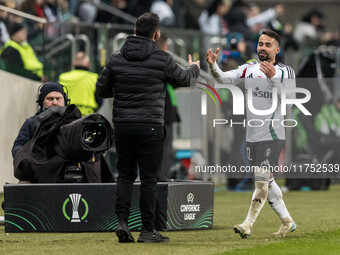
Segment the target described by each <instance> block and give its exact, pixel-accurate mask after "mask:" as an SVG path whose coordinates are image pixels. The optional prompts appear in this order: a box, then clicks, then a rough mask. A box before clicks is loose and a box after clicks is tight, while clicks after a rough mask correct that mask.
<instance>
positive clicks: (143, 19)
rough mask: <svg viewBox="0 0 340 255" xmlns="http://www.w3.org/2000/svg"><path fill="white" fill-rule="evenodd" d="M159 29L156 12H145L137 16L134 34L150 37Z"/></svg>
mask: <svg viewBox="0 0 340 255" xmlns="http://www.w3.org/2000/svg"><path fill="white" fill-rule="evenodd" d="M158 29H159V17H158V15H157V14H154V13H150V12H145V13H144V14H142V15H141V16H139V17H138V19H137V22H136V35H139V36H144V37H148V38H150V39H152V36H153V34H154V33H155V32H156V31H157V30H158Z"/></svg>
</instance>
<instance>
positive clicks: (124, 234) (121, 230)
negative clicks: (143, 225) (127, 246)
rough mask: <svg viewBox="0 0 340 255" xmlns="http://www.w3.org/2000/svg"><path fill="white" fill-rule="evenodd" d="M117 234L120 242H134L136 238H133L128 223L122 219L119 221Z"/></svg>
mask: <svg viewBox="0 0 340 255" xmlns="http://www.w3.org/2000/svg"><path fill="white" fill-rule="evenodd" d="M116 236H117V237H118V242H120V243H134V242H135V239H134V238H133V236H132V234H131V232H130V230H129V227H128V225H127V224H126V223H125V222H123V221H120V222H118V227H117V229H116Z"/></svg>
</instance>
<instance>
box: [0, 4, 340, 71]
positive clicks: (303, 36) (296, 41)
mask: <svg viewBox="0 0 340 255" xmlns="http://www.w3.org/2000/svg"><path fill="white" fill-rule="evenodd" d="M99 3H100V4H101V7H99V6H98V4H99ZM0 4H1V5H4V6H7V7H10V8H13V9H16V10H20V11H23V12H25V13H28V14H31V15H34V16H36V17H40V18H44V19H46V20H47V21H48V22H68V21H71V20H77V21H80V22H85V23H89V24H93V23H94V22H101V23H118V24H124V23H126V24H127V22H126V21H125V20H124V19H122V18H119V17H117V16H115V15H113V14H112V13H110V12H108V11H106V10H105V6H107V8H106V9H108V8H109V7H114V8H116V9H118V10H120V11H122V12H123V13H125V14H128V15H131V16H134V17H138V16H139V15H141V14H142V13H144V12H147V11H150V12H153V13H156V14H158V16H159V17H160V21H161V25H162V26H163V27H168V28H181V29H195V30H200V31H201V34H202V35H203V36H204V37H205V45H204V46H205V47H204V48H207V47H209V46H210V45H209V44H208V43H207V39H210V38H211V37H214V36H219V37H221V38H225V39H226V40H225V42H226V43H225V44H224V47H223V54H222V63H221V64H222V65H224V66H225V67H224V69H225V70H228V69H230V68H233V67H235V66H237V65H239V64H241V63H244V62H245V61H247V60H249V59H251V58H252V57H253V55H254V53H255V52H256V50H255V49H256V43H255V42H257V39H258V37H259V34H260V33H261V31H262V30H263V29H265V28H269V29H272V30H274V31H276V32H277V33H278V34H279V35H280V36H281V38H282V42H283V43H282V45H281V52H280V54H279V56H278V58H279V59H278V60H279V61H284V60H283V56H284V55H285V54H284V53H286V52H289V51H290V52H298V53H299V55H301V58H300V59H299V61H301V59H302V57H304V56H307V55H308V54H310V53H311V52H312V51H313V50H315V49H316V48H318V46H320V45H327V46H328V45H335V46H339V45H340V35H339V31H330V30H328V29H327V28H326V27H325V19H326V17H325V14H324V13H322V12H321V11H320V10H318V9H310V10H308V9H306V12H305V14H304V15H303V16H301V17H294V18H293V19H292V20H291V21H290V22H289V23H283V21H282V17H283V16H284V15H285V12H286V10H285V6H284V5H281V4H278V5H273V6H272V8H269V9H266V10H261V8H260V7H259V6H258V5H257V4H256V3H252V2H250V1H245V0H185V1H184V0H177V1H174V0H143V1H141V0H111V1H110V0H23V1H18V0H0ZM103 6H104V7H103ZM286 15H287V13H286ZM13 23H19V24H22V25H23V27H25V28H26V30H27V38H26V39H27V41H28V43H29V44H30V45H31V46H32V47H33V48H34V46H36V45H41V44H42V42H43V41H44V40H45V42H47V41H51V40H53V39H55V38H56V37H57V36H58V35H60V31H58V29H60V27H58V25H56V24H51V23H49V24H48V25H46V26H45V27H43V24H42V23H39V22H36V21H32V20H29V19H25V20H23V18H21V17H20V16H16V15H13V14H10V13H7V12H5V11H0V46H3V45H4V44H5V43H6V42H7V41H8V40H9V39H10V37H11V36H12V35H13V34H14V32H17V31H14V30H17V27H16V29H13V27H12V24H13ZM299 61H298V62H299ZM293 67H294V66H293Z"/></svg>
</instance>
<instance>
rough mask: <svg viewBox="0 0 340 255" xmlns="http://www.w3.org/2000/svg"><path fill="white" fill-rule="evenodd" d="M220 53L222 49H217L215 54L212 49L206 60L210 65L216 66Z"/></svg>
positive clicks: (208, 52)
mask: <svg viewBox="0 0 340 255" xmlns="http://www.w3.org/2000/svg"><path fill="white" fill-rule="evenodd" d="M219 51H220V48H217V49H216V51H215V52H213V51H212V49H211V48H210V49H209V50H208V51H207V56H206V59H207V62H208V63H209V64H210V65H212V64H214V62H215V61H216V60H217V57H218V52H219Z"/></svg>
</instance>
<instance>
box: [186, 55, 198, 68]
mask: <svg viewBox="0 0 340 255" xmlns="http://www.w3.org/2000/svg"><path fill="white" fill-rule="evenodd" d="M188 62H189V66H191V65H197V66H198V68H200V61H199V60H197V61H196V62H193V61H192V56H191V54H189V55H188Z"/></svg>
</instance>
